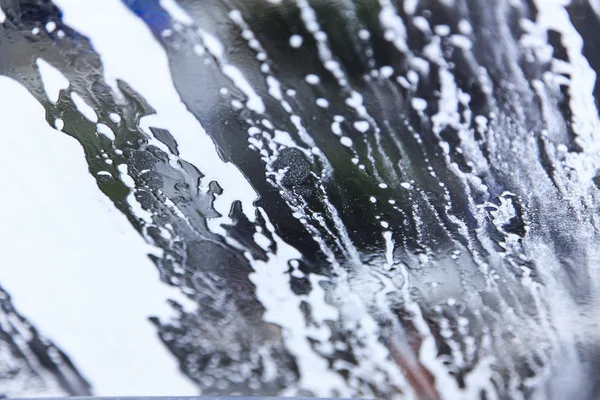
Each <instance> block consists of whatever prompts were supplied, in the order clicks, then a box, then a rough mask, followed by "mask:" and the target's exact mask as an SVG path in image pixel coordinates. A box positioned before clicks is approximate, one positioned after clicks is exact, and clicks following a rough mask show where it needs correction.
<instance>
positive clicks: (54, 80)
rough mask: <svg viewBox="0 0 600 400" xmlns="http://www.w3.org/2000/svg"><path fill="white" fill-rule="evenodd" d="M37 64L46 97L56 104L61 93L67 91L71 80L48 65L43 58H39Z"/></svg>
mask: <svg viewBox="0 0 600 400" xmlns="http://www.w3.org/2000/svg"><path fill="white" fill-rule="evenodd" d="M36 64H37V66H38V70H39V71H40V75H41V77H42V83H43V84H44V90H45V91H46V95H47V96H48V99H50V101H51V102H53V103H55V104H56V102H57V101H58V97H59V95H60V91H61V90H66V89H67V88H68V87H69V85H70V83H69V80H68V79H67V78H66V77H65V76H64V75H63V74H62V73H61V72H60V71H59V70H57V69H56V68H54V67H53V66H52V65H50V64H48V63H47V62H46V61H45V60H44V59H42V58H38V59H37V60H36Z"/></svg>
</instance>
